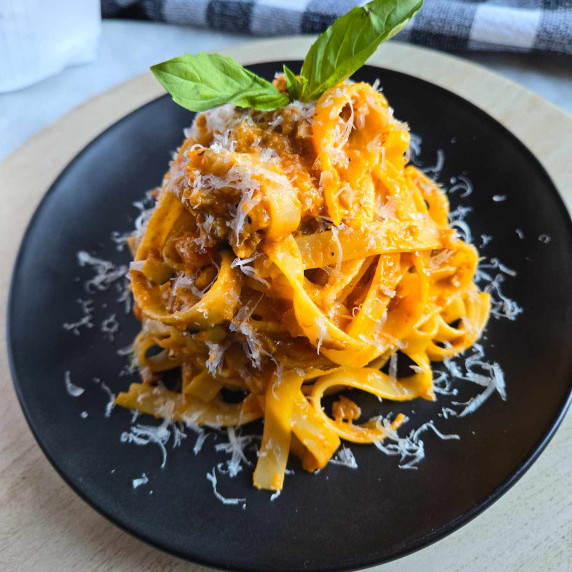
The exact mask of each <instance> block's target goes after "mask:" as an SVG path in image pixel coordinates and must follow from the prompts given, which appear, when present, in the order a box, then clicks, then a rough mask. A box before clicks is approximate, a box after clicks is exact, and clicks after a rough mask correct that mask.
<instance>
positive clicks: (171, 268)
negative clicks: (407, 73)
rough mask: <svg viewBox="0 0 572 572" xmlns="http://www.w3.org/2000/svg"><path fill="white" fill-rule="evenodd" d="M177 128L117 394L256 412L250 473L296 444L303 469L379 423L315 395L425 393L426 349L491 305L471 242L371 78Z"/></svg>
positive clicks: (196, 419)
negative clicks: (126, 379) (135, 376)
mask: <svg viewBox="0 0 572 572" xmlns="http://www.w3.org/2000/svg"><path fill="white" fill-rule="evenodd" d="M275 83H276V85H277V86H278V87H279V89H285V86H284V80H283V78H278V79H277V80H275ZM186 135H187V138H186V140H185V141H184V143H183V145H182V146H181V148H180V149H179V150H178V152H177V154H176V156H175V157H174V159H173V161H172V163H171V166H170V169H169V172H168V173H167V175H166V176H165V179H164V182H163V185H162V187H161V188H160V189H159V190H158V192H157V203H156V206H155V208H154V210H153V212H152V214H151V216H150V219H149V221H148V223H147V225H146V227H145V228H144V229H143V231H142V232H140V233H138V234H136V235H134V237H133V238H132V240H131V243H130V246H131V248H132V251H133V252H134V261H133V262H132V263H131V269H130V275H131V287H132V291H133V296H134V300H135V313H136V316H137V317H138V318H139V319H140V320H141V326H142V327H141V332H140V333H139V335H138V336H137V338H136V340H135V343H134V354H135V358H136V360H137V363H138V365H139V370H140V372H141V376H142V383H134V384H132V385H131V386H130V388H129V390H128V391H127V392H125V393H121V394H120V395H119V396H118V397H117V403H118V404H119V405H121V406H123V407H127V408H131V409H135V410H138V411H140V412H143V413H147V414H151V415H154V416H156V417H159V418H166V419H171V420H173V421H181V422H185V423H188V424H195V425H200V426H210V427H237V426H241V425H244V424H247V423H250V422H252V421H254V420H256V419H259V418H262V419H263V421H264V430H263V437H262V443H261V445H260V448H259V451H258V459H257V464H256V469H255V471H254V485H255V486H256V487H258V488H261V489H269V490H274V491H278V490H281V489H282V486H283V481H284V471H285V469H286V464H287V461H288V457H289V455H290V453H293V454H295V455H297V456H298V457H299V458H300V459H301V462H302V464H303V467H304V468H305V469H306V470H308V471H315V470H317V469H321V468H322V467H324V466H325V465H326V464H327V463H328V461H329V460H330V459H331V457H332V456H333V455H334V453H335V452H336V450H337V449H338V447H339V446H340V440H341V439H343V440H346V441H349V442H352V443H362V444H363V443H374V442H377V441H380V440H382V439H384V437H385V436H386V431H387V425H385V426H384V424H383V423H382V421H381V420H380V419H379V418H373V419H369V420H365V421H362V420H361V419H360V417H361V410H360V408H359V406H358V405H357V404H356V403H355V402H353V401H352V400H350V399H349V398H348V397H347V396H342V395H340V396H337V397H335V396H334V397H333V398H332V399H333V404H331V405H330V406H328V407H327V408H326V407H325V406H324V403H323V398H324V396H327V395H332V394H337V393H339V392H340V391H343V390H348V389H353V390H360V391H362V392H367V393H370V394H373V395H375V396H377V397H378V398H380V399H387V400H392V401H406V400H411V399H415V398H423V399H427V400H433V399H435V396H434V392H433V384H432V379H433V376H432V370H431V361H439V360H443V359H445V358H450V357H452V356H455V355H457V354H459V353H460V352H462V351H464V350H465V349H467V348H468V347H470V346H471V345H472V344H473V343H474V342H475V341H476V340H477V339H478V337H479V335H480V334H481V332H482V330H483V328H484V326H485V324H486V321H487V319H488V314H489V306H490V302H489V297H488V294H486V293H483V292H479V290H478V289H477V287H476V286H475V284H474V282H473V276H474V273H475V270H476V266H477V262H478V253H477V251H476V249H475V248H474V247H473V246H471V245H469V244H467V243H465V242H463V241H462V240H461V239H460V238H459V237H458V236H457V235H456V233H455V231H454V230H453V229H452V228H450V227H449V226H448V209H449V203H448V200H447V197H446V195H445V193H444V192H443V190H442V189H441V188H439V186H438V185H437V184H436V183H435V182H434V181H432V180H431V179H430V178H428V177H427V176H426V175H425V174H423V173H422V172H421V171H420V170H418V169H417V168H416V167H414V166H413V165H411V164H407V163H408V161H407V156H408V147H409V139H410V136H409V131H408V128H407V125H406V124H404V123H401V122H399V121H397V120H396V119H395V118H394V117H393V112H392V109H391V108H390V107H389V106H388V103H387V101H386V99H385V97H384V96H383V95H382V94H381V93H379V92H378V91H377V90H376V89H374V88H373V87H372V86H370V85H369V84H366V83H349V82H348V83H344V84H341V85H338V86H336V87H334V88H332V89H329V90H328V91H326V92H325V93H324V94H323V95H322V96H321V98H320V99H319V100H318V101H317V102H315V103H300V102H293V103H291V104H289V105H288V106H286V107H284V108H281V109H278V110H276V111H272V112H257V111H254V110H252V109H249V110H245V109H238V108H235V107H232V106H228V105H227V106H223V107H220V108H216V109H213V110H210V111H207V112H204V113H201V114H198V115H197V116H196V118H195V121H194V123H193V126H192V127H191V129H190V130H189V131H188V132H187V133H186ZM398 354H399V355H400V359H401V358H404V359H405V356H406V357H407V358H408V360H410V361H409V362H408V363H409V364H410V367H409V368H408V373H407V374H405V375H401V376H400V375H398V368H397V365H396V360H397V356H398ZM387 366H389V367H387ZM401 369H403V368H401V367H400V368H399V371H400V370H401ZM169 370H176V371H178V372H180V376H179V379H180V381H179V383H178V385H177V383H175V385H174V386H173V383H171V384H169V383H166V382H165V381H164V380H165V379H166V377H165V375H166V373H167V372H168V371H169ZM170 377H171V378H173V377H174V376H170ZM175 377H176V376H175ZM403 419H404V418H403V416H402V415H397V416H395V417H394V420H393V423H392V424H391V427H392V429H396V428H397V427H398V426H399V425H400V424H401V422H402V421H403Z"/></svg>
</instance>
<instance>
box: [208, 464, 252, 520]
mask: <svg viewBox="0 0 572 572" xmlns="http://www.w3.org/2000/svg"><path fill="white" fill-rule="evenodd" d="M207 480H208V481H210V483H211V484H212V487H213V493H214V495H215V497H216V498H217V499H218V500H219V501H220V502H221V503H222V504H226V505H242V510H246V499H245V498H227V497H224V496H222V495H221V494H220V493H219V492H218V491H217V488H216V486H217V478H216V472H215V469H214V468H213V470H212V472H210V473H207Z"/></svg>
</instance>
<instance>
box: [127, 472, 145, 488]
mask: <svg viewBox="0 0 572 572" xmlns="http://www.w3.org/2000/svg"><path fill="white" fill-rule="evenodd" d="M131 482H132V485H133V488H134V489H137V488H139V487H141V486H143V485H146V484H147V483H148V482H149V479H148V478H147V475H146V474H145V473H143V474H142V475H141V476H140V477H139V478H138V479H133V481H131Z"/></svg>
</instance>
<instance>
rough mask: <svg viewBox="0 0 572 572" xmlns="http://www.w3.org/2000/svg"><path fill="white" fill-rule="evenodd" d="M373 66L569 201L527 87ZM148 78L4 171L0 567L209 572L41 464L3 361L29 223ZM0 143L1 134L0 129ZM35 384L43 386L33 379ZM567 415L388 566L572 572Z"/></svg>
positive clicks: (280, 54)
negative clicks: (487, 120)
mask: <svg viewBox="0 0 572 572" xmlns="http://www.w3.org/2000/svg"><path fill="white" fill-rule="evenodd" d="M310 42H311V39H310V38H307V37H304V38H288V39H278V40H270V41H259V42H251V43H249V44H246V45H243V46H239V47H234V48H232V49H231V50H229V51H228V52H227V53H228V55H232V56H233V57H234V58H235V59H237V60H238V61H240V62H241V63H243V64H247V63H256V62H260V61H273V60H287V59H302V58H303V57H304V55H305V53H306V51H307V48H308V46H309V44H310ZM370 63H372V64H375V65H380V66H384V67H387V68H390V69H394V70H397V71H402V72H405V73H408V74H411V75H414V76H417V77H420V78H423V79H426V80H429V81H431V82H433V83H436V84H437V85H440V86H442V87H444V88H446V89H449V90H450V91H453V92H455V93H457V94H459V95H461V96H462V97H464V98H465V99H467V100H469V101H471V102H472V103H474V104H476V105H477V106H479V107H481V108H482V109H484V110H485V111H486V112H487V113H489V114H490V115H492V116H493V117H495V118H496V119H497V120H498V121H500V122H501V123H502V124H504V125H505V126H506V127H507V128H508V129H509V130H511V131H512V132H513V133H514V134H515V135H516V136H517V137H518V138H519V139H520V140H521V141H523V142H524V143H525V144H526V145H527V146H528V147H529V148H530V149H531V150H532V151H533V152H534V153H535V154H536V156H537V157H538V158H539V159H540V161H541V162H542V164H543V165H544V167H545V168H546V169H547V171H548V172H549V174H550V176H551V177H552V179H553V180H554V182H555V183H556V185H557V187H558V188H559V190H560V192H561V194H562V195H563V196H564V198H565V200H566V202H567V205H568V208H569V209H570V208H571V206H572V137H571V135H570V134H571V133H572V118H570V117H569V116H568V115H566V114H565V113H564V112H562V111H560V110H559V109H557V108H556V107H554V106H553V105H551V104H549V103H547V102H546V101H544V100H542V99H541V98H539V97H538V96H536V95H534V94H533V93H531V92H529V91H527V90H526V89H524V88H522V87H520V86H518V85H516V84H515V83H512V82H511V81H508V80H506V79H504V78H502V77H500V76H498V75H496V74H494V73H491V72H489V71H487V70H486V69H485V68H482V67H480V66H477V65H474V64H471V63H468V62H466V61H463V60H462V59H459V58H455V57H452V56H449V55H445V54H441V53H437V52H433V51H430V50H426V49H422V48H418V47H413V46H408V45H404V44H400V43H396V42H390V43H389V44H387V45H385V46H384V47H383V48H382V49H381V50H380V51H379V52H378V53H377V54H375V55H374V56H373V57H372V58H371V60H370ZM161 93H162V88H161V87H160V86H159V84H158V83H157V82H156V81H155V80H154V78H153V77H152V76H151V74H145V75H143V76H140V77H137V78H135V79H133V80H131V81H128V82H126V83H125V84H123V85H120V86H118V87H116V88H114V89H112V90H110V91H107V92H105V93H103V94H101V95H99V96H98V97H96V98H94V99H92V100H91V101H89V102H87V103H86V104H84V105H82V106H81V107H79V108H77V109H75V110H73V111H72V112H70V113H69V114H68V115H66V116H65V117H63V118H62V119H60V120H59V121H58V122H56V123H54V124H53V125H51V126H50V127H48V128H46V129H44V130H43V131H42V132H40V133H39V134H38V135H36V136H35V137H34V138H32V139H31V140H29V141H28V142H27V143H26V144H25V145H24V146H23V147H21V148H20V149H19V150H18V151H16V152H15V153H14V154H13V155H11V156H10V157H8V158H7V159H6V160H5V161H4V162H3V163H2V164H0V193H1V197H2V206H1V207H0V259H1V260H4V268H5V271H4V272H3V273H1V274H0V321H1V323H2V325H1V328H0V391H1V395H2V399H1V401H0V435H2V439H1V440H0V569H2V570H5V571H10V570H18V571H21V570H35V571H36V570H81V571H82V572H88V571H91V570H111V569H113V570H125V571H127V570H189V571H194V572H196V571H200V570H204V569H203V568H201V567H199V566H195V565H192V564H189V563H186V562H183V561H181V560H178V559H177V558H174V557H171V556H169V555H166V554H163V553H161V552H159V551H158V550H156V549H154V548H151V547H149V546H147V545H145V544H143V543H141V542H140V541H138V540H136V539H134V538H133V537H131V536H129V535H128V534H126V533H124V532H123V531H121V530H119V529H118V528H116V527H115V526H114V525H112V524H110V523H109V522H108V521H107V520H105V519H104V518H103V517H102V516H100V515H99V514H98V513H96V512H95V511H94V510H93V509H92V508H90V507H89V506H88V505H87V504H85V503H84V502H83V501H82V500H81V499H80V498H79V497H78V496H76V495H75V493H73V492H72V491H71V489H69V488H68V486H67V485H66V484H65V483H64V482H63V480H62V479H61V478H60V477H59V476H58V475H57V474H56V472H55V471H54V470H53V468H52V467H51V465H50V464H49V463H48V461H47V460H46V459H45V458H44V456H43V454H42V453H41V451H40V449H39V447H38V446H37V444H36V442H35V441H34V438H33V436H32V434H31V432H30V430H29V429H28V427H27V425H26V422H25V420H24V417H23V415H22V412H21V411H20V407H19V405H18V402H17V399H16V396H15V393H14V390H13V388H12V382H11V379H10V372H9V368H8V363H7V356H6V350H5V347H6V343H5V332H6V327H5V319H6V301H7V295H8V286H9V280H10V272H9V270H7V269H11V268H12V265H13V262H14V259H15V256H16V253H17V249H18V246H19V243H20V240H21V237H22V235H23V233H24V230H25V227H26V224H27V222H28V221H29V219H30V217H31V216H32V213H33V211H34V209H35V208H36V206H37V204H38V202H39V201H40V199H41V197H42V196H43V194H44V193H45V191H46V190H47V189H48V188H49V186H50V184H51V183H52V182H53V180H54V179H55V178H56V176H57V175H58V173H59V172H60V171H61V170H62V169H63V168H64V167H65V165H66V164H67V163H68V162H69V161H70V160H71V159H72V158H73V157H74V156H75V155H76V154H77V153H78V152H79V151H80V150H81V149H82V148H83V147H84V146H85V145H87V144H88V143H89V142H90V141H91V140H92V139H93V138H94V137H95V136H96V135H97V134H98V133H100V132H101V131H103V130H104V129H105V128H107V127H108V126H109V125H111V124H112V123H114V122H116V121H117V120H118V119H120V118H121V117H123V116H124V115H125V114H126V113H129V112H130V111H132V110H134V109H136V108H137V107H139V106H141V105H143V104H144V103H147V102H148V101H150V100H152V99H154V98H156V97H158V96H159V95H161ZM4 136H5V134H4ZM38 382H41V380H38ZM571 523H572V418H571V416H570V415H568V417H567V418H566V419H565V421H564V423H563V425H562V426H561V428H560V429H559V431H558V432H557V434H556V436H555V437H554V439H553V441H552V442H551V443H550V445H549V446H548V448H547V450H546V451H545V452H544V453H543V454H542V456H541V457H540V459H539V460H538V462H537V463H535V464H534V466H533V467H532V468H531V469H530V470H529V471H528V473H527V474H526V475H525V476H524V477H523V478H522V479H521V480H520V481H519V482H518V483H517V485H516V486H515V487H513V488H512V489H511V490H510V491H509V492H508V493H507V494H506V495H505V496H503V497H502V498H501V499H500V500H499V501H498V502H497V503H496V504H495V505H493V506H492V507H491V508H489V509H488V510H487V511H485V512H484V513H483V514H482V515H481V516H479V517H477V518H476V519H475V520H473V521H472V522H471V523H469V524H468V525H466V526H465V527H463V528H462V529H460V530H458V531H457V532H455V533H454V534H452V535H450V536H448V537H447V538H445V539H443V540H441V541H440V542H438V543H436V544H434V545H432V546H430V547H427V548H425V549H424V550H421V551H420V552H417V553H415V554H412V555H410V556H407V557H405V558H403V559H401V560H399V561H398V562H393V563H390V564H387V565H385V566H383V572H391V571H393V570H400V571H401V572H404V571H405V572H407V571H413V570H418V569H419V568H421V569H427V570H440V571H443V572H447V571H453V570H461V569H462V570H463V571H467V572H468V571H481V570H503V571H504V570H540V569H542V570H544V571H545V572H548V571H550V570H554V571H556V570H558V571H561V570H570V562H572V524H571Z"/></svg>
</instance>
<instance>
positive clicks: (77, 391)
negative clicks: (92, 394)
mask: <svg viewBox="0 0 572 572" xmlns="http://www.w3.org/2000/svg"><path fill="white" fill-rule="evenodd" d="M64 382H65V384H66V391H67V392H68V394H69V395H71V396H72V397H79V396H80V395H83V393H84V392H85V389H84V388H83V387H79V386H78V385H76V384H75V383H72V380H71V375H70V372H69V371H66V372H65V374H64Z"/></svg>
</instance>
